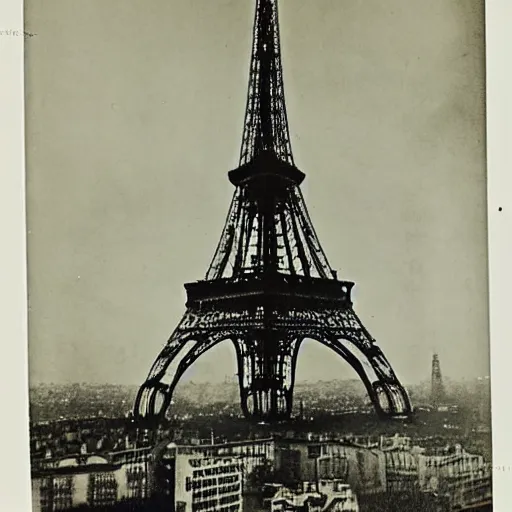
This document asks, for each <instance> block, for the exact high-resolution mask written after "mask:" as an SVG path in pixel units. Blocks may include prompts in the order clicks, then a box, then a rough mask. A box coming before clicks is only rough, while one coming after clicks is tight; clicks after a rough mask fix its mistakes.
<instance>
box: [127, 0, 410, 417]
mask: <svg viewBox="0 0 512 512" xmlns="http://www.w3.org/2000/svg"><path fill="white" fill-rule="evenodd" d="M304 178H305V175H304V174H303V173H302V172H301V171H300V170H299V169H298V168H297V167H296V166H295V164H294V160H293V156H292V150H291V145H290V136H289V131H288V121H287V115H286V107H285V100H284V90H283V73H282V66H281V51H280V42H279V24H278V11H277V0H257V1H256V15H255V20H254V30H253V45H252V58H251V65H250V78H249V91H248V95H247V108H246V113H245V123H244V133H243V140H242V148H241V153H240V163H239V166H238V167H237V168H236V169H234V170H232V171H231V172H230V173H229V180H230V182H231V183H232V184H233V185H234V187H235V192H234V196H233V200H232V203H231V206H230V209H229V213H228V216H227V219H226V223H225V226H224V230H223V232H222V236H221V239H220V243H219V245H218V247H217V250H216V252H215V255H214V257H213V260H212V262H211V265H210V268H209V269H208V272H207V274H206V277H205V279H204V280H202V281H198V282H194V283H189V284H186V285H185V288H186V292H187V303H186V312H185V314H184V316H183V318H182V320H181V322H180V323H179V324H178V326H177V328H176V330H175V331H174V333H173V334H172V335H171V337H170V339H169V341H168V342H167V344H166V346H165V347H164V349H163V350H162V351H161V353H160V354H159V356H158V358H157V359H156V361H155V363H154V365H153V367H152V368H151V370H150V372H149V375H148V377H147V380H146V382H145V383H144V384H143V385H142V386H141V388H140V390H139V393H138V395H137V398H136V401H135V407H134V417H135V419H138V420H139V421H140V420H144V419H145V420H148V421H149V422H155V423H158V422H159V421H160V420H161V419H162V418H164V417H165V414H166V412H167V410H168V409H169V407H170V405H171V401H172V395H173V391H174V389H175V386H176V384H177V383H178V381H179V379H180V378H181V377H182V375H183V373H184V372H185V371H186V370H187V368H189V367H190V366H191V365H192V364H193V363H194V361H196V360H197V358H199V357H200V356H201V355H202V354H204V353H205V352H206V351H207V350H209V349H211V348H212V347H213V346H215V345H216V344H218V343H219V342H221V341H224V340H231V342H232V343H233V345H234V348H235V351H236V356H237V361H238V378H239V385H240V399H241V407H242V411H243V413H244V415H245V416H246V417H247V418H248V419H251V420H254V421H257V422H261V421H264V422H277V421H282V420H286V419H288V418H289V417H290V415H291V412H292V400H293V387H294V378H295V367H296V362H297V355H298V351H299V347H300V344H301V342H302V341H303V340H304V339H311V340H316V341H318V342H319V343H321V344H323V345H325V346H327V347H329V348H331V349H332V351H333V355H334V354H336V355H338V356H341V357H342V358H343V359H345V360H346V361H347V362H348V363H349V364H350V365H351V366H352V367H353V368H354V369H355V370H356V372H357V373H358V374H359V376H360V378H361V379H362V381H363V382H364V384H365V386H366V389H367V391H368V395H369V397H370V399H371V400H372V402H373V404H374V406H375V408H376V411H377V413H378V414H379V415H381V416H383V417H406V416H408V415H409V414H410V413H411V404H410V401H409V397H408V396H407V393H406V391H405V390H404V388H403V387H402V385H401V384H400V382H399V381H398V379H397V377H396V375H395V373H394V372H393V369H392V368H391V366H390V364H389V363H388V361H387V360H386V358H385V357H384V354H383V353H382V351H381V350H380V348H379V347H378V346H377V345H376V343H375V341H374V339H373V338H372V337H371V336H370V334H369V333H368V331H367V330H366V329H365V327H364V326H363V324H362V323H361V321H360V320H359V318H358V317H357V316H356V314H355V312H354V310H353V308H352V300H351V290H352V287H353V286H354V283H352V282H349V281H340V280H339V279H338V278H337V275H336V272H335V271H334V270H333V269H332V268H331V267H330V265H329V263H328V262H327V258H326V256H325V254H324V252H323V250H322V248H321V246H320V243H319V240H318V238H317V236H316V233H315V230H314V228H313V225H312V223H311V219H310V218H309V215H308V212H307V210H306V205H305V203H304V199H303V196H302V193H301V190H300V188H299V187H300V184H301V182H302V181H303V180H304Z"/></svg>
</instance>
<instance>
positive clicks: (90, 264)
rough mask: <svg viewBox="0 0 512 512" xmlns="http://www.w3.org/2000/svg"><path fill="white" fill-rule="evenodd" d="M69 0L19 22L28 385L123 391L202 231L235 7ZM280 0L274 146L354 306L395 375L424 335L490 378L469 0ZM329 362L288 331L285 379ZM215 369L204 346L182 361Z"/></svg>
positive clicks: (188, 271)
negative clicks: (282, 108) (284, 155)
mask: <svg viewBox="0 0 512 512" xmlns="http://www.w3.org/2000/svg"><path fill="white" fill-rule="evenodd" d="M210 4H211V3H210ZM69 5H70V4H69V3H66V2H63V1H56V2H54V3H52V4H51V6H50V7H49V8H48V6H46V7H45V10H42V8H41V7H38V6H35V5H34V6H32V7H31V9H30V10H29V14H28V16H27V28H28V29H29V30H33V31H34V32H36V33H37V34H38V38H37V39H34V40H33V41H30V43H29V45H28V49H27V113H28V114H27V160H28V173H27V180H28V184H27V190H28V229H29V238H28V240H29V242H28V243H29V295H30V341H29V344H30V347H29V350H30V375H31V381H32V382H33V383H37V382H38V381H47V382H66V381H70V379H77V380H78V381H80V380H82V381H87V380H97V381H103V382H108V380H109V379H112V380H115V381H120V383H122V381H123V380H125V381H126V383H128V381H129V382H130V383H132V384H137V383H140V382H141V381H142V380H143V379H144V377H145V373H146V371H147V368H148V367H149V365H150V363H151V362H152V359H153V356H154V353H155V352H156V351H157V350H158V349H159V348H160V347H162V346H163V345H164V343H165V341H166V339H167V337H168V336H169V334H170V332H169V329H171V328H172V327H173V326H174V324H175V323H176V322H177V320H178V319H179V317H180V316H181V314H182V312H183V309H184V305H183V302H184V290H183V283H184V282H185V281H192V280H196V279H201V278H202V277H203V276H204V273H205V272H206V269H207V266H208V263H209V260H210V258H211V256H212V255H213V251H214V248H215V245H216V243H217V241H218V237H219V236H220V230H221V227H222V223H223V220H224V217H225V214H226V212H227V207H228V203H229V199H230V196H231V194H232V188H231V187H230V185H229V183H228V181H227V177H226V173H227V171H228V170H230V168H233V167H234V166H235V165H236V155H237V152H238V148H239V142H240V137H241V133H240V132H241V125H242V116H243V110H244V104H245V88H246V79H247V71H248V70H247V59H248V56H249V45H250V25H251V22H252V10H253V6H252V3H247V4H242V3H237V2H233V1H225V2H221V3H218V4H216V5H215V6H212V5H209V4H208V2H206V1H205V0H203V1H200V2H196V3H194V4H190V5H189V4H188V3H184V2H171V3H164V2H156V3H155V4H154V11H151V12H148V11H147V10H144V8H143V7H142V5H141V6H139V5H138V4H133V5H132V6H130V7H126V5H125V4H123V3H122V2H121V3H119V2H118V3H116V2H113V4H112V5H110V6H106V5H103V4H102V5H101V7H100V6H99V3H98V2H91V4H90V5H88V6H87V7H85V10H84V11H82V12H81V13H80V16H78V15H76V14H74V13H73V12H72V9H71V7H69ZM478 5H480V4H478ZM123 6H124V7H123ZM280 6H281V19H282V28H281V32H282V44H283V66H284V75H285V92H286V97H287V103H288V108H289V117H290V128H291V132H292V133H291V135H292V146H293V149H294V153H295V155H296V157H297V163H298V166H299V168H301V169H302V170H303V171H304V172H305V173H306V175H307V178H306V182H305V194H306V196H307V202H308V205H309V208H310V210H311V216H312V217H313V222H314V223H315V226H316V228H317V230H318V234H319V237H320V241H321V243H322V244H323V246H324V248H325V250H326V253H327V256H328V258H329V261H330V262H331V264H332V265H333V267H334V268H336V269H339V275H340V277H341V278H343V279H348V280H354V281H355V282H356V288H355V294H354V296H355V305H356V308H357V311H358V314H359V315H360V316H361V319H362V320H363V322H364V323H365V325H367V326H368V328H369V329H370V332H371V334H372V335H373V336H374V337H375V338H376V339H377V341H378V343H379V344H380V346H381V347H382V348H383V350H384V351H385V353H386V355H387V356H388V358H389V360H390V362H391V363H392V365H393V367H394V368H395V370H396V371H397V373H398V374H399V375H400V376H401V377H402V378H403V380H404V382H406V383H407V382H411V380H412V379H413V378H415V377H417V376H418V375H421V374H424V375H425V378H426V379H428V376H429V372H430V363H431V357H430V354H431V353H432V352H433V350H434V349H435V350H436V351H437V352H438V353H439V355H440V359H441V365H442V369H443V374H444V375H447V376H450V375H454V376H456V378H460V377H463V376H468V377H469V376H472V375H473V376H475V377H476V376H479V375H486V374H488V366H489V363H488V361H489V348H488V328H487V264H486V254H487V245H486V227H485V223H486V218H485V213H486V212H485V160H484V158H485V150H484V131H485V123H484V103H483V102H484V99H483V83H484V76H483V75H484V63H483V21H482V20H483V17H482V16H483V3H482V9H481V10H478V9H475V4H473V5H472V7H471V8H470V7H468V6H467V3H466V4H465V3H464V2H454V3H453V4H451V5H450V6H446V5H444V4H443V2H441V1H438V2H435V6H434V8H432V6H430V7H428V8H427V7H426V6H421V5H420V4H417V5H416V4H415V5H414V8H413V7H410V4H406V2H400V1H395V2H390V3H389V4H387V5H386V6H385V7H383V6H380V5H378V2H375V1H373V0H372V1H371V2H367V3H365V4H364V5H362V4H360V3H359V2H344V3H336V2H333V1H327V0H324V1H322V2H318V3H317V4H316V5H311V6H310V5H308V4H307V3H306V2H304V1H301V2H294V7H293V8H292V6H291V4H290V2H286V1H283V2H281V4H280ZM40 9H41V10H40ZM418 11H421V13H422V15H419V14H418ZM100 13H102V14H103V15H104V16H105V19H107V20H110V21H109V23H110V22H112V23H111V24H109V25H108V27H107V25H106V23H107V21H104V20H100V18H99V17H98V15H99V14H100ZM114 15H115V17H114ZM413 15H414V16H413ZM52 17H53V18H52ZM100 17H101V16H100ZM415 18H418V19H421V23H423V24H424V25H421V24H420V25H418V24H417V23H418V22H415ZM178 19H179V21H177V20H178ZM212 19H214V20H215V21H216V23H213V24H212V23H210V21H211V20H212ZM112 20H115V22H113V21H112ZM314 20H317V21H316V25H315V21H314ZM413 22H415V23H416V25H414V29H413V26H412V23H413ZM340 25H341V27H340ZM434 26H435V28H436V35H437V36H438V38H437V39H435V40H433V39H432V38H431V37H430V38H428V39H427V38H426V36H427V34H428V31H429V27H431V28H432V27H434ZM304 27H307V29H308V31H307V32H304ZM406 27H408V28H407V29H408V33H407V38H403V37H402V36H403V34H402V33H401V32H403V30H404V29H405V28H406ZM107 28H108V30H106V29H107ZM340 28H342V29H341V30H340ZM61 29H62V30H61ZM201 29H202V30H201ZM199 32H201V33H203V34H204V35H203V37H201V38H196V39H193V40H190V41H191V42H190V45H189V47H188V48H184V47H183V44H180V42H181V43H182V42H183V41H184V40H185V39H186V37H187V35H188V36H190V37H191V36H192V35H193V34H197V33H199ZM134 33H137V34H138V37H137V41H134V38H133V34H134ZM299 34H300V37H299V36H298V35H299ZM384 36H385V37H384ZM386 38H387V39H386ZM402 39H403V40H402ZM63 41H66V44H63ZM242 41H243V44H242ZM162 48H166V49H169V53H166V52H164V53H162ZM128 50H129V51H128ZM48 56H49V57H48ZM185 56H187V57H185ZM177 62H178V63H180V66H179V67H180V69H179V70H178V69H177V67H178V66H177V64H176V63H177ZM54 76H59V81H53V78H52V77H54ZM468 77H471V79H470V80H468ZM205 78H206V79H208V80H210V83H209V84H206V83H205ZM191 84H193V87H191V86H190V85H191ZM475 102H476V103H475ZM70 119H73V121H72V122H71V121H70ZM185 120H187V121H185ZM184 121H185V122H184ZM390 127H391V128H390ZM390 148H392V149H390ZM148 154H151V155H152V156H151V157H150V158H148ZM333 166H334V167H335V168H336V169H339V170H337V171H336V172H333V171H332V167H333ZM174 169H176V171H174ZM199 180H201V181H202V182H203V183H204V187H202V188H200V189H198V187H197V186H196V182H198V181H199ZM52 187H54V188H53V190H52ZM364 189H365V190H364ZM383 211H384V212H385V214H383ZM177 248H179V249H178V250H176V249H177ZM183 253H186V254H183ZM426 254H428V256H426ZM376 257H377V258H378V260H379V262H380V263H377V264H376V263H375V260H376ZM378 267H380V269H379V268H378ZM447 288H449V289H448V290H447ZM450 289H451V292H450ZM462 353H463V354H464V355H465V357H467V359H466V361H465V367H463V366H464V365H462V364H461V354H462ZM329 355H330V353H329V352H328V349H324V348H323V347H319V348H316V346H315V347H313V346H312V344H311V343H310V344H308V345H306V346H305V349H304V350H303V353H302V356H301V357H299V362H298V378H300V377H301V366H302V365H301V361H302V362H303V361H304V360H306V359H307V360H311V359H314V360H315V363H316V364H314V365H312V366H313V369H311V368H310V369H309V370H304V371H305V375H306V376H307V377H308V380H315V377H314V375H316V374H318V375H329V374H332V375H337V374H339V373H340V372H341V373H343V374H344V376H345V377H351V376H354V375H355V374H354V373H353V371H352V370H351V369H350V367H349V366H348V365H347V364H344V363H343V362H342V361H340V360H338V358H336V357H332V358H330V357H329ZM219 360H220V361H223V363H222V365H219V363H218V361H219ZM229 361H231V363H229ZM229 364H231V365H232V367H233V369H235V365H234V353H233V352H232V349H231V348H230V347H229V345H228V344H227V343H223V344H222V345H219V346H218V347H216V349H214V350H213V351H212V352H211V353H210V354H206V355H205V356H203V358H201V359H200V360H199V361H198V362H197V363H196V364H195V367H194V368H192V370H193V371H192V373H194V372H198V373H200V374H202V375H205V374H208V375H209V376H210V377H209V378H211V379H212V380H218V379H219V378H220V379H222V378H223V376H224V375H225V365H229ZM220 366H221V367H222V369H220V368H219V367H220ZM309 366H311V365H309ZM219 371H221V372H222V376H220V374H219ZM234 371H235V370H234ZM192 378H193V377H192ZM73 381H74V380H73Z"/></svg>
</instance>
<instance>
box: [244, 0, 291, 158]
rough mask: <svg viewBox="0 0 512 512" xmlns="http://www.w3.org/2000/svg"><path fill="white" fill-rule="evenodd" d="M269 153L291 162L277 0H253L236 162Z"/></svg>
mask: <svg viewBox="0 0 512 512" xmlns="http://www.w3.org/2000/svg"><path fill="white" fill-rule="evenodd" d="M262 152H272V153H274V154H275V155H276V156H277V157H278V158H279V160H282V161H284V162H287V163H288V164H292V165H293V156H292V148H291V144H290V134H289V131H288V119H287V115H286V104H285V99H284V87H283V68H282V64H281V46H280V41H279V20H278V10H277V0H256V14H255V19H254V29H253V41H252V55H251V67H250V75H249V87H248V93H247V107H246V110H245V121H244V133H243V138H242V148H241V151H240V165H241V166H242V165H244V164H247V163H249V162H250V161H251V160H253V159H254V157H255V156H257V155H259V154H260V153H262Z"/></svg>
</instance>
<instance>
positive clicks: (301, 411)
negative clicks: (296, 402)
mask: <svg viewBox="0 0 512 512" xmlns="http://www.w3.org/2000/svg"><path fill="white" fill-rule="evenodd" d="M299 419H301V420H303V419H304V400H301V401H300V407H299Z"/></svg>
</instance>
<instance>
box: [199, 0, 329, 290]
mask: <svg viewBox="0 0 512 512" xmlns="http://www.w3.org/2000/svg"><path fill="white" fill-rule="evenodd" d="M304 177H305V175H304V173H302V172H301V171H300V170H299V169H297V167H295V165H294V162H293V155H292V150H291V144H290V136H289V130H288V120H287V115H286V105H285V99H284V86H283V71H282V66H281V47H280V42H279V25H278V12H277V0H257V2H256V15H255V21H254V29H253V44H252V56H251V67H250V75H249V88H248V94H247V107H246V112H245V123H244V133H243V138H242V148H241V152H240V166H239V167H238V168H237V169H235V170H233V171H231V172H230V173H229V178H230V181H231V182H232V183H233V184H234V185H235V186H236V187H237V188H236V191H235V194H234V197H233V201H232V203H231V208H230V210H229V213H228V217H227V221H226V224H225V227H224V232H223V234H222V236H221V239H220V242H219V245H218V247H217V251H216V253H215V256H214V258H213V261H212V263H211V265H210V268H209V270H208V272H207V274H206V279H207V280H212V279H220V278H244V277H245V276H247V275H249V274H261V273H265V274H269V273H279V272H280V273H285V274H290V275H298V276H305V277H321V278H324V279H333V278H335V276H336V273H335V272H334V271H333V269H332V268H331V267H330V266H329V263H328V261H327V258H326V256H325V253H324V251H323V249H322V247H321V245H320V242H319V240H318V237H317V235H316V233H315V229H314V227H313V224H312V222H311V219H310V217H309V214H308V212H307V209H306V205H305V202H304V198H303V196H302V193H301V191H300V188H299V185H300V183H301V182H302V181H303V180H304Z"/></svg>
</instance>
